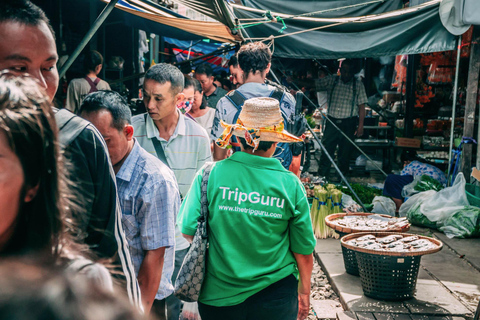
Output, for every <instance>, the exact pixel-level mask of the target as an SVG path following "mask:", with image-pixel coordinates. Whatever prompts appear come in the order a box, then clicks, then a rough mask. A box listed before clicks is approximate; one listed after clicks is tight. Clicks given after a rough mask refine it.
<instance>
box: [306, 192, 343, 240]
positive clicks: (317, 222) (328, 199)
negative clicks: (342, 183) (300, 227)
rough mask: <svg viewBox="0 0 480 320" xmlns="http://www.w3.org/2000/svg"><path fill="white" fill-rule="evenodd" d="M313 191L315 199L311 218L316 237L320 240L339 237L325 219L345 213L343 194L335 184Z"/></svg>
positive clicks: (311, 209)
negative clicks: (335, 214) (331, 215)
mask: <svg viewBox="0 0 480 320" xmlns="http://www.w3.org/2000/svg"><path fill="white" fill-rule="evenodd" d="M313 190H314V197H313V202H312V207H311V208H310V217H311V219H312V226H313V232H314V234H315V236H316V237H317V238H318V239H325V238H328V237H337V235H336V234H335V232H334V230H332V229H330V228H328V227H327V225H326V224H325V217H327V216H328V215H330V214H333V213H341V212H343V209H342V192H341V191H340V190H338V189H337V188H336V187H335V186H334V185H333V184H327V185H326V186H325V187H321V186H316V187H314V189H313Z"/></svg>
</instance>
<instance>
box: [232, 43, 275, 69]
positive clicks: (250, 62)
mask: <svg viewBox="0 0 480 320" xmlns="http://www.w3.org/2000/svg"><path fill="white" fill-rule="evenodd" d="M237 58H238V64H239V65H240V68H241V69H242V70H243V72H244V73H245V75H248V74H249V73H252V74H255V73H256V72H257V71H260V72H263V71H265V69H267V66H268V64H269V63H270V62H271V61H272V52H271V51H270V48H268V47H267V45H266V44H265V43H263V42H250V43H247V44H246V45H243V46H242V47H241V48H240V50H239V51H238V53H237Z"/></svg>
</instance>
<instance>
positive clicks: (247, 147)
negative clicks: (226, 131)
mask: <svg viewBox="0 0 480 320" xmlns="http://www.w3.org/2000/svg"><path fill="white" fill-rule="evenodd" d="M237 139H238V140H239V141H240V143H241V144H242V146H243V149H244V150H253V147H252V146H250V145H248V144H247V141H246V140H245V139H244V138H241V137H237ZM274 143H275V142H270V141H260V143H259V144H258V148H257V150H260V151H268V150H269V149H270V148H271V147H272V146H273V144H274Z"/></svg>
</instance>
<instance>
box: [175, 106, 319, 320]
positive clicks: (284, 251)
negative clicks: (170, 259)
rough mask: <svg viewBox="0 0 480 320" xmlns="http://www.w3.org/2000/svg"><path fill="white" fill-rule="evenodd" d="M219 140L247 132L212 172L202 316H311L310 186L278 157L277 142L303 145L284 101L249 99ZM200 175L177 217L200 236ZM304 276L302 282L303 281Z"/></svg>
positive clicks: (206, 319)
mask: <svg viewBox="0 0 480 320" xmlns="http://www.w3.org/2000/svg"><path fill="white" fill-rule="evenodd" d="M222 125H223V126H224V127H225V131H224V132H223V134H222V135H221V137H220V138H219V139H218V140H217V142H216V143H217V145H218V146H220V147H225V146H227V145H228V142H229V140H230V138H231V137H232V135H236V136H239V137H240V139H239V140H240V142H241V144H242V152H236V153H235V154H233V155H232V156H231V157H230V158H228V159H225V160H223V161H220V162H217V163H216V164H215V165H214V166H213V168H212V171H211V173H210V177H209V181H208V187H207V198H208V203H209V207H208V209H209V217H208V235H209V244H210V246H209V249H208V255H207V257H208V260H207V265H206V270H207V274H206V277H205V280H204V282H203V285H202V289H201V292H200V298H199V303H198V305H199V311H200V316H201V317H202V319H203V320H212V319H213V320H216V319H233V320H237V319H238V320H250V319H262V320H269V319H272V320H273V319H282V320H290V319H291V320H296V319H305V318H306V317H307V316H308V312H309V308H310V277H311V273H312V267H313V255H312V252H313V250H314V248H315V242H316V241H315V238H314V235H313V231H312V224H311V221H310V214H309V206H308V202H307V197H306V195H305V189H304V188H303V186H302V184H301V182H300V181H299V179H298V178H297V177H296V176H295V175H294V174H293V173H291V172H289V171H287V170H286V169H284V168H283V166H282V165H281V164H280V162H278V161H277V160H276V159H274V158H271V157H272V155H273V153H274V152H275V148H276V146H277V143H278V142H297V141H300V139H299V138H297V137H295V136H293V135H291V134H289V133H288V132H286V131H284V126H283V120H282V115H281V113H280V108H279V104H278V101H277V100H275V99H272V98H253V99H249V100H246V101H245V104H244V106H243V109H242V112H241V113H240V116H239V120H238V121H237V123H236V124H233V125H229V124H225V123H222ZM202 171H203V170H200V172H198V173H197V176H196V177H195V179H194V181H193V184H192V187H191V189H190V191H189V193H188V194H187V196H186V198H185V200H184V202H183V204H182V206H181V208H180V213H179V216H178V225H179V227H180V230H181V231H182V233H183V234H184V237H185V238H187V239H188V240H190V241H191V240H192V239H193V235H194V234H195V231H196V228H197V219H198V218H199V216H200V211H201V204H200V203H201V202H200V200H201V192H200V185H201V180H202V174H203V172H202ZM297 279H298V280H297Z"/></svg>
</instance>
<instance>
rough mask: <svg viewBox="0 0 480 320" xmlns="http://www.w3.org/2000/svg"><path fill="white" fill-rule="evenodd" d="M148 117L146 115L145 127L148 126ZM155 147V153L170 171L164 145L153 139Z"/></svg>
mask: <svg viewBox="0 0 480 320" xmlns="http://www.w3.org/2000/svg"><path fill="white" fill-rule="evenodd" d="M147 117H148V115H147V114H146V113H145V126H146V125H147ZM152 143H153V147H154V148H155V152H156V153H157V158H158V159H160V161H162V162H163V163H164V164H166V165H167V167H169V168H170V169H172V168H171V167H170V165H169V164H168V161H167V157H166V156H165V151H164V150H163V147H162V143H161V142H160V141H159V140H158V139H157V138H156V137H154V138H153V139H152Z"/></svg>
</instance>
